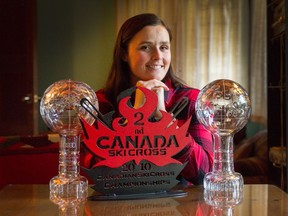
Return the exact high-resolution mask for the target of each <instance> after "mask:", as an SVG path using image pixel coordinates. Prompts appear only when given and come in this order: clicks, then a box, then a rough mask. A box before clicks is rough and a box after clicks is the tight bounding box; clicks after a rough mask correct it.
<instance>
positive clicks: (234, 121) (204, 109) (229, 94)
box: [196, 79, 251, 135]
mask: <svg viewBox="0 0 288 216" xmlns="http://www.w3.org/2000/svg"><path fill="white" fill-rule="evenodd" d="M250 114H251V104H250V100H249V97H248V94H247V92H246V90H245V89H244V88H243V87H242V86H241V85H239V84H238V83H236V82H234V81H231V80H227V79H219V80H215V81H213V82H211V83H209V84H208V85H206V86H205V87H204V88H203V89H202V90H201V91H200V93H199V95H198V98H197V101H196V115H197V118H198V120H199V122H200V123H201V124H202V125H204V126H205V127H206V129H208V130H209V131H210V132H212V133H218V134H220V135H224V134H234V133H236V132H238V131H239V130H241V129H242V128H243V127H244V126H245V125H246V123H247V122H248V120H249V117H250Z"/></svg>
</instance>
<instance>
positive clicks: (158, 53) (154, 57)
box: [152, 48, 162, 60]
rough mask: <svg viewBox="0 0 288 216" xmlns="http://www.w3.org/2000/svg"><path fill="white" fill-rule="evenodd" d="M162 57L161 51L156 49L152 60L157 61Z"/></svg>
mask: <svg viewBox="0 0 288 216" xmlns="http://www.w3.org/2000/svg"><path fill="white" fill-rule="evenodd" d="M161 56H162V55H161V51H160V49H158V48H155V49H154V50H153V53H152V59H153V60H157V59H160V58H161Z"/></svg>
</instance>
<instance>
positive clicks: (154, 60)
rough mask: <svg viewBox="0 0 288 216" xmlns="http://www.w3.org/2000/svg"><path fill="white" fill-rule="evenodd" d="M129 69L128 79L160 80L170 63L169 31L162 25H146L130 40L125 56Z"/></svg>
mask: <svg viewBox="0 0 288 216" xmlns="http://www.w3.org/2000/svg"><path fill="white" fill-rule="evenodd" d="M125 60H126V61H127V62H128V64H129V66H130V70H131V74H130V81H131V84H133V85H135V84H136V82H137V81H138V80H143V81H147V80H151V79H157V80H162V79H163V78H164V77H165V75H166V73H167V71H168V69H169V67H170V63H171V51H170V38H169V33H168V31H167V30H166V29H165V27H163V26H162V25H157V26H146V27H144V28H143V29H141V30H140V31H139V32H138V33H137V34H136V35H135V36H134V37H133V38H132V40H131V41H130V43H129V45H128V53H127V56H126V58H125Z"/></svg>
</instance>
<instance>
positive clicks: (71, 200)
mask: <svg viewBox="0 0 288 216" xmlns="http://www.w3.org/2000/svg"><path fill="white" fill-rule="evenodd" d="M83 98H86V99H88V100H89V101H90V102H91V103H92V104H94V106H95V107H97V108H98V100H97V97H96V94H95V92H94V90H93V89H92V88H91V87H89V86H88V85H87V84H85V83H83V82H78V81H72V80H70V79H69V80H61V81H58V82H55V83H53V84H52V85H51V86H49V87H48V88H47V89H46V91H45V92H44V95H43V97H42V99H41V102H40V113H41V116H42V118H43V120H44V122H45V123H46V125H47V126H48V127H49V128H50V129H51V130H52V131H54V132H57V133H59V135H60V143H59V167H58V176H55V177H53V178H52V179H51V180H50V200H51V201H52V202H54V203H56V204H58V205H60V206H67V205H70V206H71V205H74V204H75V205H79V203H82V202H83V201H85V200H86V198H87V195H88V193H87V192H88V180H87V179H86V178H85V177H84V176H81V175H79V172H80V167H79V158H80V138H81V132H82V126H81V123H80V117H81V118H83V119H84V120H85V121H86V122H88V123H89V124H93V122H94V118H93V117H92V116H91V115H90V114H89V113H88V112H87V111H86V110H85V109H84V108H83V107H82V106H81V105H80V101H81V100H82V99H83ZM95 115H96V113H95Z"/></svg>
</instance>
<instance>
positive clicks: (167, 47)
mask: <svg viewBox="0 0 288 216" xmlns="http://www.w3.org/2000/svg"><path fill="white" fill-rule="evenodd" d="M161 50H169V46H161Z"/></svg>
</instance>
